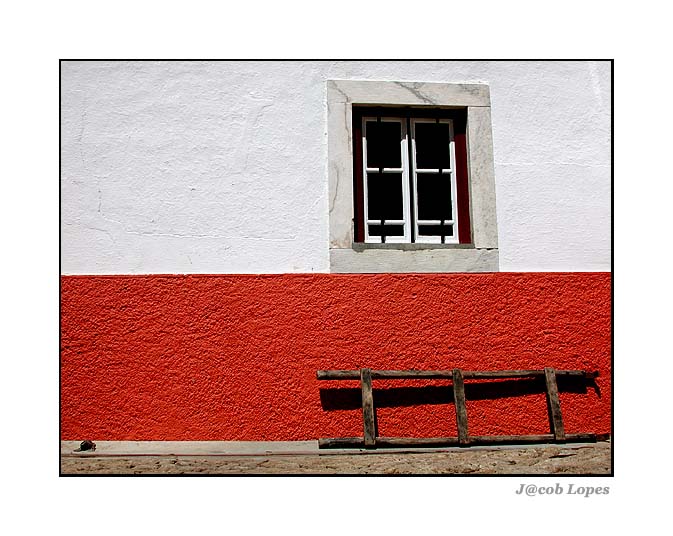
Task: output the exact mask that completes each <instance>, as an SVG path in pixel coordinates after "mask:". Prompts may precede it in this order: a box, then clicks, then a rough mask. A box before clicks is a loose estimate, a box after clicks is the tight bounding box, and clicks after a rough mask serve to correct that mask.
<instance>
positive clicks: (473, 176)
mask: <svg viewBox="0 0 673 536" xmlns="http://www.w3.org/2000/svg"><path fill="white" fill-rule="evenodd" d="M326 93H327V101H326V105H327V110H326V111H327V158H328V162H327V176H328V184H329V190H328V192H329V263H330V271H331V272H337V273H339V272H340V273H349V272H350V273H353V272H355V273H368V272H493V271H498V264H499V261H498V257H499V253H498V227H497V218H496V206H495V173H494V165H493V141H492V132H491V97H490V90H489V87H488V85H487V84H483V83H467V84H462V83H430V82H393V81H374V80H366V81H365V80H328V81H327V84H326ZM447 144H448V147H449V149H448V151H447V150H446V148H447ZM365 201H366V202H365ZM365 211H366V214H365Z"/></svg>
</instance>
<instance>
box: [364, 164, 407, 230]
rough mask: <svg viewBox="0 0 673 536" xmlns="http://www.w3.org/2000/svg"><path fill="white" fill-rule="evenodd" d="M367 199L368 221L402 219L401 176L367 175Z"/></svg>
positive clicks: (392, 174)
mask: <svg viewBox="0 0 673 536" xmlns="http://www.w3.org/2000/svg"><path fill="white" fill-rule="evenodd" d="M367 199H368V202H369V204H368V209H369V210H368V218H369V219H370V220H401V219H403V218H404V209H403V207H402V174H401V173H368V174H367Z"/></svg>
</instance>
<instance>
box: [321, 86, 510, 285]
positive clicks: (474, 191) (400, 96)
mask: <svg viewBox="0 0 673 536" xmlns="http://www.w3.org/2000/svg"><path fill="white" fill-rule="evenodd" d="M354 104H355V105H366V106H391V107H408V106H412V107H415V108H421V109H422V108H424V107H425V108H428V109H437V108H465V109H466V110H467V161H468V182H469V195H470V225H471V227H472V229H471V236H472V243H471V244H389V243H386V244H371V243H356V242H354V241H353V237H354V221H353V218H354V200H353V132H352V123H353V122H352V114H353V105H354ZM393 109H394V108H393ZM327 153H328V154H327V158H328V173H327V175H328V182H329V258H330V272H334V273H381V272H497V271H498V269H499V261H498V227H497V218H496V204H495V172H494V166H493V135H492V127H491V96H490V89H489V86H488V84H472V83H469V84H468V83H466V84H458V83H436V82H391V81H371V80H367V81H360V80H328V81H327Z"/></svg>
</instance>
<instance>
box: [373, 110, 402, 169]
mask: <svg viewBox="0 0 673 536" xmlns="http://www.w3.org/2000/svg"><path fill="white" fill-rule="evenodd" d="M366 127H367V167H370V168H382V167H384V168H399V167H402V160H401V156H400V155H401V148H400V141H401V140H402V124H401V123H398V122H390V121H381V122H378V121H367V125H366Z"/></svg>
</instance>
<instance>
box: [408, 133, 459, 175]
mask: <svg viewBox="0 0 673 536" xmlns="http://www.w3.org/2000/svg"><path fill="white" fill-rule="evenodd" d="M415 140H416V167H417V168H418V169H440V168H441V169H449V168H450V167H451V151H450V145H449V144H450V140H451V138H450V134H449V125H448V123H416V126H415Z"/></svg>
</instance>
